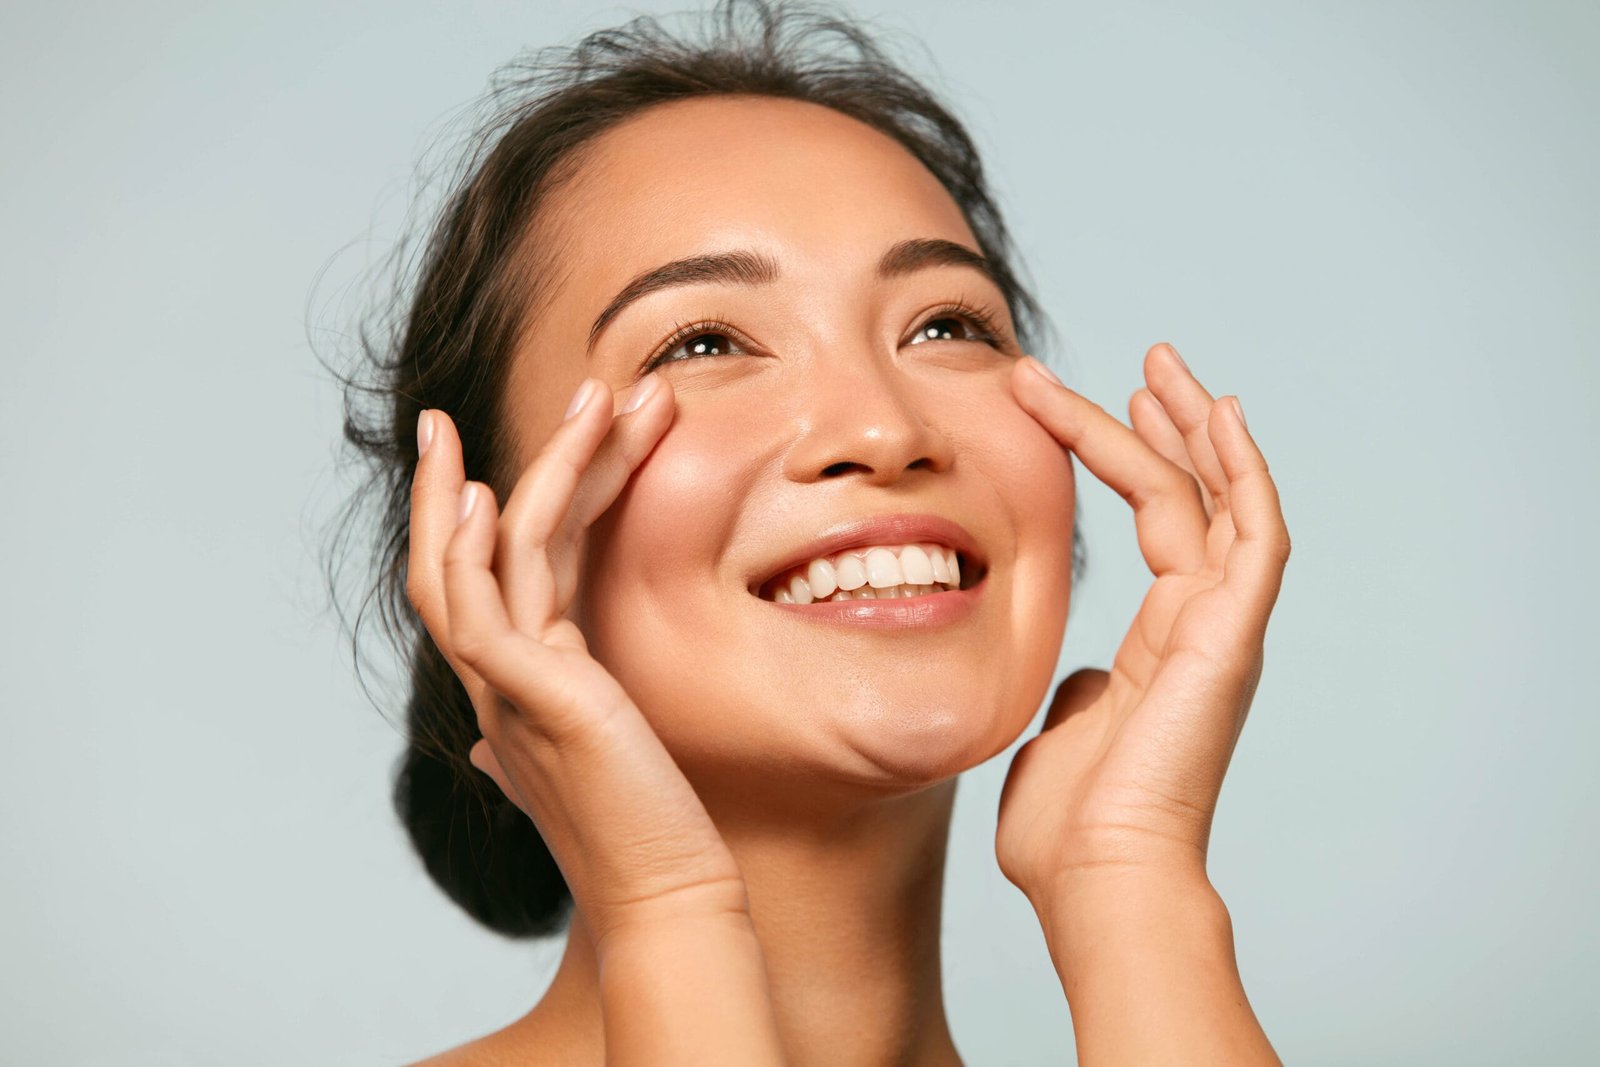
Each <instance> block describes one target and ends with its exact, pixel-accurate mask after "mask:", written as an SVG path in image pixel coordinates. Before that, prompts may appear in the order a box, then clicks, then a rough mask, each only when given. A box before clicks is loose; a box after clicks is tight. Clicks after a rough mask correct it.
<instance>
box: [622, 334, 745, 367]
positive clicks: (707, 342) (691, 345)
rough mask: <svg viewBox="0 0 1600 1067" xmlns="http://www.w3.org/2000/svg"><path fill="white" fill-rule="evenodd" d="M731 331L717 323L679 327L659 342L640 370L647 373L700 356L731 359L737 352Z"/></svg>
mask: <svg viewBox="0 0 1600 1067" xmlns="http://www.w3.org/2000/svg"><path fill="white" fill-rule="evenodd" d="M731 329H732V327H728V326H724V325H723V324H722V323H720V322H697V323H693V324H691V325H689V326H684V327H680V328H679V329H678V330H676V331H675V332H674V333H673V335H672V336H671V337H669V338H667V340H666V341H664V342H662V345H661V347H660V348H659V349H657V350H656V354H655V355H654V356H652V357H650V359H649V361H648V362H646V363H645V365H644V370H645V372H646V373H648V372H650V371H653V370H655V369H656V368H657V367H659V366H661V365H662V364H663V363H685V362H687V361H689V360H691V359H699V358H700V357H701V356H727V355H732V354H733V353H734V352H736V351H739V346H738V344H737V343H735V342H734V341H733V339H732V338H733V335H732V333H730V332H729V331H730V330H731ZM680 353H682V354H681V355H680Z"/></svg>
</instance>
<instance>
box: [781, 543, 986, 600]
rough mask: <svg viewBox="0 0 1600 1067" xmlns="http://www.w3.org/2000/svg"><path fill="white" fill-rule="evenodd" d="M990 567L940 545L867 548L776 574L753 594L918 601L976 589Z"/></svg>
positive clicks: (874, 546) (819, 559) (912, 544)
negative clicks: (942, 594) (956, 591)
mask: <svg viewBox="0 0 1600 1067" xmlns="http://www.w3.org/2000/svg"><path fill="white" fill-rule="evenodd" d="M986 571H987V568H986V567H984V566H982V565H981V564H980V563H978V562H976V561H974V560H973V559H972V558H971V557H969V556H968V555H967V554H966V553H964V552H961V551H958V550H957V549H954V548H951V547H950V546H948V545H941V544H938V543H935V542H927V541H921V542H915V543H911V544H900V545H862V546H860V547H858V548H852V549H847V550H845V551H843V552H839V553H836V554H834V555H832V556H820V557H818V558H816V559H813V560H810V561H809V562H807V563H804V564H801V565H799V566H795V567H790V568H788V569H787V570H784V571H781V572H779V573H778V574H775V575H773V576H772V577H771V578H768V579H767V580H766V581H764V582H762V583H761V584H760V586H759V587H758V588H756V589H753V590H752V592H753V593H754V594H755V595H756V596H758V597H760V598H761V599H762V600H767V601H772V602H774V603H778V604H802V605H803V604H812V603H839V602H842V601H850V600H915V599H919V598H923V597H931V596H937V595H938V594H940V593H946V592H951V591H953V590H964V589H971V588H972V587H973V586H975V585H977V584H978V583H979V582H980V581H982V580H983V577H984V574H985V573H986Z"/></svg>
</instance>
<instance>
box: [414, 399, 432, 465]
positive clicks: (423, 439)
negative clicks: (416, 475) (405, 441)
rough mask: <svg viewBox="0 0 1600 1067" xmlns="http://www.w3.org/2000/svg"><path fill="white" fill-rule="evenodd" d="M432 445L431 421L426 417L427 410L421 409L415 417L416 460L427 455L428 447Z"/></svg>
mask: <svg viewBox="0 0 1600 1067" xmlns="http://www.w3.org/2000/svg"><path fill="white" fill-rule="evenodd" d="M431 444H433V419H432V418H431V417H430V416H429V415H428V409H427V408H423V409H422V411H421V412H420V413H419V414H418V415H417V458H418V459H421V458H422V457H423V456H426V455H427V454H428V446H429V445H431Z"/></svg>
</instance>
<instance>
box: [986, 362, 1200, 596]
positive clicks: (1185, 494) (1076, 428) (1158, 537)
mask: <svg viewBox="0 0 1600 1067" xmlns="http://www.w3.org/2000/svg"><path fill="white" fill-rule="evenodd" d="M1018 362H1019V364H1020V366H1019V368H1018V369H1017V370H1015V371H1014V372H1013V374H1012V376H1011V381H1012V386H1013V391H1014V392H1015V393H1016V396H1017V399H1018V401H1019V402H1020V403H1021V405H1022V407H1023V409H1024V410H1026V411H1027V412H1028V413H1029V414H1030V415H1032V416H1033V417H1034V418H1035V419H1038V420H1039V422H1040V423H1041V424H1042V425H1043V426H1044V427H1045V429H1047V430H1048V431H1050V433H1051V434H1052V435H1053V436H1054V437H1055V438H1056V440H1058V441H1060V442H1061V444H1062V445H1063V446H1064V447H1066V448H1068V449H1070V450H1071V451H1072V452H1073V454H1075V455H1076V456H1077V457H1078V459H1080V460H1081V461H1082V462H1083V465H1084V466H1085V467H1087V468H1088V469H1089V471H1090V473H1092V474H1094V475H1095V477H1097V478H1099V479H1100V480H1101V481H1103V482H1105V483H1106V484H1107V485H1109V486H1110V487H1111V488H1112V489H1113V490H1115V491H1116V493H1117V495H1118V496H1120V497H1122V499H1124V500H1126V501H1127V502H1128V503H1129V505H1131V506H1132V508H1133V516H1134V526H1135V528H1136V529H1137V531H1138V535H1139V550H1140V551H1141V552H1142V553H1143V554H1144V558H1145V562H1146V563H1148V564H1149V566H1150V570H1151V572H1152V573H1154V574H1156V575H1157V576H1160V575H1163V574H1168V573H1172V572H1179V573H1193V572H1196V571H1198V570H1199V569H1200V567H1201V565H1202V564H1203V563H1204V561H1205V546H1206V529H1207V526H1208V520H1207V518H1206V512H1205V504H1204V502H1203V501H1202V500H1201V498H1200V487H1199V485H1197V484H1196V483H1195V480H1194V478H1193V477H1192V476H1191V475H1190V474H1189V473H1188V472H1187V471H1185V470H1184V469H1183V468H1182V467H1180V466H1178V465H1177V464H1175V463H1173V462H1172V461H1171V460H1169V459H1167V458H1166V457H1165V456H1163V455H1161V454H1160V453H1159V452H1157V451H1156V450H1155V449H1153V448H1151V447H1150V445H1149V444H1147V443H1146V442H1145V441H1144V439H1143V438H1141V437H1140V436H1139V435H1138V434H1137V433H1134V432H1133V430H1131V429H1129V428H1128V427H1126V426H1124V425H1123V424H1122V423H1121V422H1118V421H1117V420H1116V419H1115V418H1113V417H1112V416H1111V415H1109V414H1108V413H1107V412H1106V411H1105V410H1104V409H1103V408H1101V407H1100V406H1099V405H1098V404H1095V403H1094V402H1092V401H1090V400H1089V399H1088V398H1087V397H1084V396H1081V395H1079V394H1078V393H1075V392H1073V391H1072V390H1071V389H1068V388H1067V387H1066V386H1064V385H1062V384H1060V383H1059V382H1057V381H1055V380H1054V378H1053V377H1051V376H1049V372H1048V371H1045V370H1044V369H1043V367H1044V365H1043V364H1042V363H1039V362H1038V361H1037V360H1035V359H1033V358H1031V357H1029V358H1025V359H1022V360H1020V361H1018Z"/></svg>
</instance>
